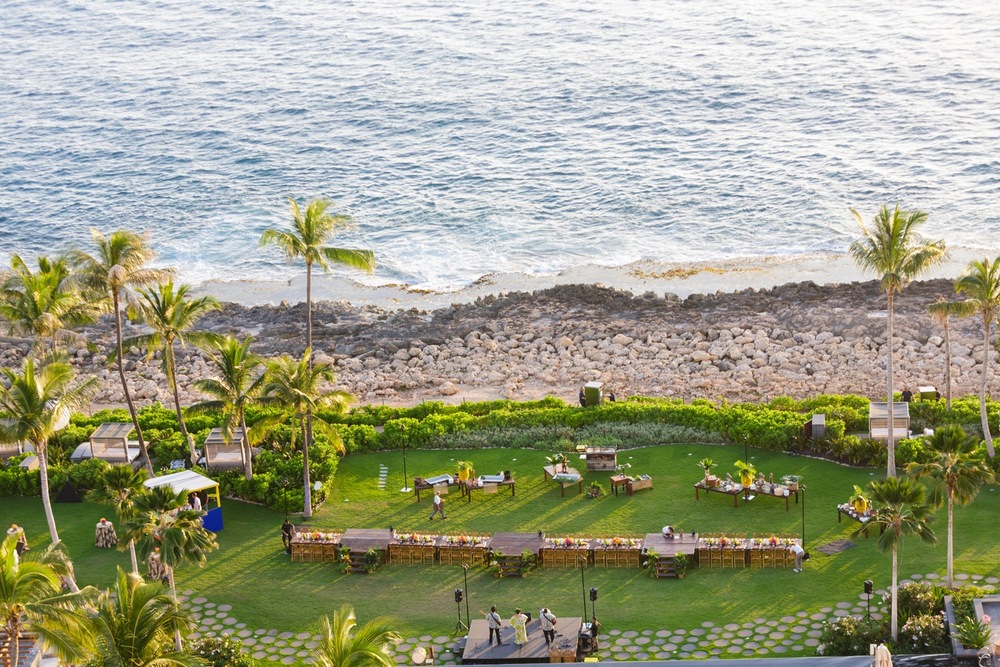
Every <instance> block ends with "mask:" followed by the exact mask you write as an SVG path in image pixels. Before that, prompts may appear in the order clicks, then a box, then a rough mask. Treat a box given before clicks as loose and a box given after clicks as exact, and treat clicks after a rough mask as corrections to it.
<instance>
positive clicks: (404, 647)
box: [302, 503, 600, 653]
mask: <svg viewBox="0 0 1000 667" xmlns="http://www.w3.org/2000/svg"><path fill="white" fill-rule="evenodd" d="M302 506H303V507H305V503H302ZM598 630H600V628H598ZM306 646H308V644H307V645H306ZM411 648H412V646H410V645H409V644H406V643H403V644H397V645H396V653H409V652H410V649H411Z"/></svg>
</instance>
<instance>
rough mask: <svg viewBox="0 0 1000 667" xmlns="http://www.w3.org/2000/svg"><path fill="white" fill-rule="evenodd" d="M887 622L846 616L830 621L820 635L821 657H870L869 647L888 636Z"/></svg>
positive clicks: (818, 651) (819, 649)
mask: <svg viewBox="0 0 1000 667" xmlns="http://www.w3.org/2000/svg"><path fill="white" fill-rule="evenodd" d="M888 634H889V632H888V627H887V624H886V623H885V622H881V623H880V622H878V621H867V620H865V619H863V618H861V617H860V616H844V617H843V618H838V619H835V620H833V621H830V622H829V623H827V624H826V626H825V627H824V628H823V634H822V635H820V638H819V641H820V648H818V649H817V650H816V652H817V653H819V654H820V655H868V647H869V645H871V644H874V643H877V642H878V641H880V640H881V639H882V638H884V637H886V636H888Z"/></svg>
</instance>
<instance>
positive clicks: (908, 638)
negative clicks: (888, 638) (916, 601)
mask: <svg viewBox="0 0 1000 667" xmlns="http://www.w3.org/2000/svg"><path fill="white" fill-rule="evenodd" d="M950 648H951V647H950V645H949V643H948V637H947V635H946V634H945V631H944V616H943V615H942V614H921V615H919V616H910V617H909V618H908V619H906V623H904V624H903V627H901V628H900V629H899V642H898V643H897V646H896V652H897V653H920V654H927V653H945V652H947V651H949V650H950Z"/></svg>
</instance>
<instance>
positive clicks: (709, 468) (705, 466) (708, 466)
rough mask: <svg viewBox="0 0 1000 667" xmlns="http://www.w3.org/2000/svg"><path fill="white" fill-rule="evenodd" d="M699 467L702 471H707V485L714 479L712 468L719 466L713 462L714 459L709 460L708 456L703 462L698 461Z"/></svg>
mask: <svg viewBox="0 0 1000 667" xmlns="http://www.w3.org/2000/svg"><path fill="white" fill-rule="evenodd" d="M698 465H699V466H701V467H702V469H704V471H705V483H706V484H708V481H709V480H710V479H713V475H712V468H714V467H715V466H717V465H718V464H717V463H716V462H715V461H713V460H712V459H710V458H708V457H707V456H706V457H705V458H703V459H702V460H701V461H698Z"/></svg>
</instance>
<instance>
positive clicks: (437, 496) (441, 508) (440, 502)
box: [431, 491, 448, 521]
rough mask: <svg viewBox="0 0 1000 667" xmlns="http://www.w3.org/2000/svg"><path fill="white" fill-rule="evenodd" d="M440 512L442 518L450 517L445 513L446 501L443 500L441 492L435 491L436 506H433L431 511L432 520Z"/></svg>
mask: <svg viewBox="0 0 1000 667" xmlns="http://www.w3.org/2000/svg"><path fill="white" fill-rule="evenodd" d="M438 512H440V513H441V518H442V519H446V518H448V517H446V516H445V515H444V501H443V500H441V494H440V493H438V492H437V491H435V492H434V507H433V508H432V511H431V521H433V520H434V515H435V514H437V513H438Z"/></svg>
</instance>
